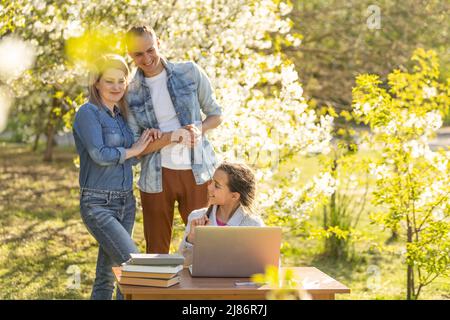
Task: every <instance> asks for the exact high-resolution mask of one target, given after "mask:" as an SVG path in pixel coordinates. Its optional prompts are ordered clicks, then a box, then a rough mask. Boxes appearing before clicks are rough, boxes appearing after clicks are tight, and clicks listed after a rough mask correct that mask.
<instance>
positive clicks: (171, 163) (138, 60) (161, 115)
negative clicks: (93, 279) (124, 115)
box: [126, 26, 222, 253]
mask: <svg viewBox="0 0 450 320" xmlns="http://www.w3.org/2000/svg"><path fill="white" fill-rule="evenodd" d="M126 43H127V50H128V54H129V56H130V57H131V58H132V59H133V61H134V63H135V64H136V66H137V67H138V69H137V71H136V74H135V76H134V78H133V79H132V81H131V82H130V85H129V87H128V95H127V101H128V105H129V109H130V115H129V118H128V123H129V126H130V128H131V129H132V131H133V133H134V135H135V137H136V138H137V137H139V136H140V134H141V132H142V131H143V130H145V129H146V128H157V129H160V130H161V132H162V135H161V137H160V139H158V140H156V141H155V142H153V143H151V144H150V145H149V146H148V147H147V149H146V150H145V151H144V152H143V153H142V154H141V156H143V157H142V161H141V175H140V178H139V182H138V187H139V189H140V194H141V201H142V209H143V216H144V236H145V241H146V245H147V249H146V251H147V253H168V252H169V248H170V240H171V237H172V224H173V213H174V207H175V201H177V202H178V209H179V211H180V214H181V217H182V219H183V222H184V224H186V223H187V217H188V215H189V214H190V213H191V212H192V211H193V210H196V209H199V208H203V207H206V206H207V204H208V194H207V182H208V181H209V180H210V179H211V178H212V175H213V174H214V170H215V167H216V159H215V155H214V151H213V150H212V147H211V145H210V144H209V142H208V140H207V139H206V138H205V137H204V136H203V135H204V134H205V133H206V132H207V131H208V130H211V129H214V128H216V127H217V126H219V124H220V123H221V121H222V118H221V115H222V110H221V107H220V106H219V105H218V104H217V102H216V99H215V96H214V92H213V90H212V88H211V84H210V81H209V79H208V77H207V76H206V74H205V73H204V71H203V70H202V69H200V67H199V66H197V65H196V64H195V63H194V62H183V63H171V62H169V61H167V60H166V59H165V58H164V57H163V56H162V55H161V53H160V51H159V48H160V46H159V45H160V42H159V39H158V37H157V36H156V34H155V32H154V30H153V29H152V28H150V27H147V26H139V27H133V28H131V29H130V30H129V31H128V32H127V35H126ZM200 111H202V112H203V114H205V115H206V118H205V119H204V120H203V121H202V117H201V113H200ZM180 142H181V143H180Z"/></svg>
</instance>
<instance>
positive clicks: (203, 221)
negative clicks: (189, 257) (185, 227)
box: [187, 215, 209, 243]
mask: <svg viewBox="0 0 450 320" xmlns="http://www.w3.org/2000/svg"><path fill="white" fill-rule="evenodd" d="M207 224H209V218H208V217H207V216H206V215H204V216H203V217H200V218H197V219H194V220H192V221H191V224H190V230H189V234H188V236H187V241H188V242H190V243H194V241H195V227H197V226H206V225H207Z"/></svg>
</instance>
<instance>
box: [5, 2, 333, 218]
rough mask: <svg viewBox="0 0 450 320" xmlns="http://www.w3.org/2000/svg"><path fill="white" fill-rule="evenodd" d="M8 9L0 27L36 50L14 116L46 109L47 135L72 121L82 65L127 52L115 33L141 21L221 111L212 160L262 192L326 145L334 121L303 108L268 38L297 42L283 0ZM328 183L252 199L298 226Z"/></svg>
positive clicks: (294, 80)
mask: <svg viewBox="0 0 450 320" xmlns="http://www.w3.org/2000/svg"><path fill="white" fill-rule="evenodd" d="M6 9H7V15H8V16H10V17H11V16H13V18H12V20H11V21H9V22H8V24H6V22H5V23H4V24H3V25H1V27H2V29H5V28H10V29H14V32H15V33H17V34H20V35H21V36H22V37H24V38H26V39H29V40H30V41H32V42H33V43H34V44H35V45H36V46H37V47H38V49H37V65H36V67H35V68H34V69H33V72H32V73H31V75H30V77H29V79H28V81H22V82H21V83H18V84H17V86H18V90H17V91H18V92H20V90H22V96H23V97H26V99H23V100H22V103H21V104H20V106H21V107H22V109H20V108H18V110H17V111H18V112H19V113H20V112H22V111H24V110H32V112H31V114H33V115H35V116H37V117H42V113H41V112H38V110H39V108H44V106H48V105H49V106H50V107H47V109H46V110H47V111H46V112H47V114H48V125H47V129H48V130H47V136H49V137H50V136H51V134H52V133H54V132H55V130H57V129H58V128H62V125H63V124H64V123H65V124H66V125H67V124H70V123H71V121H70V120H71V117H72V116H73V114H74V112H75V110H76V106H77V105H79V102H80V99H81V98H80V94H85V93H86V92H85V89H84V86H85V81H84V80H82V79H84V78H85V75H86V72H87V69H86V66H88V65H89V60H91V59H92V58H93V57H96V56H98V55H99V54H100V53H102V52H103V51H114V52H116V53H120V54H125V50H124V46H123V43H122V42H121V41H120V39H121V36H122V35H123V33H124V32H125V31H126V30H128V29H129V28H130V26H132V25H134V24H143V23H145V24H147V25H150V26H152V27H153V28H154V29H155V30H156V33H157V34H158V35H159V37H160V39H161V52H163V53H164V54H165V56H166V57H167V58H168V59H170V60H174V61H176V60H194V61H196V62H197V63H198V64H199V65H200V66H201V67H202V68H204V69H205V71H206V73H207V74H208V76H209V77H210V79H211V81H212V83H213V87H214V88H215V94H216V96H217V100H218V101H219V103H220V104H221V105H222V106H223V108H224V118H225V121H224V123H223V124H222V125H221V126H220V127H219V128H218V129H217V130H214V132H212V133H211V136H210V138H211V140H212V143H213V145H214V147H215V149H216V151H217V153H218V155H219V158H220V159H228V160H241V161H245V162H247V163H249V164H251V165H253V167H254V168H255V169H256V170H257V177H258V178H259V181H260V184H261V186H263V187H264V186H268V185H269V184H270V183H269V182H270V180H271V177H272V175H273V174H274V173H276V172H277V169H278V165H279V163H280V162H282V161H285V160H287V159H289V158H290V157H291V156H292V155H294V154H298V153H306V152H321V151H326V149H327V146H328V143H329V141H330V140H331V134H330V132H331V127H332V120H333V119H332V117H329V116H318V115H317V114H316V113H315V112H314V110H312V109H311V108H310V107H309V106H308V104H307V103H306V102H305V100H304V98H303V97H302V92H303V91H302V88H301V86H300V84H299V81H298V75H297V73H296V71H295V70H294V66H293V64H292V63H291V62H290V61H289V60H287V59H286V57H284V56H283V54H282V53H281V52H279V51H277V48H276V47H279V46H275V47H274V46H273V39H276V41H278V42H279V41H280V39H285V41H286V43H290V44H292V45H299V43H300V41H299V36H298V35H294V34H290V33H289V30H290V26H291V22H290V20H289V19H288V18H286V15H287V14H288V13H289V12H290V10H291V6H290V5H289V4H287V3H284V2H281V1H278V0H257V1H255V0H233V1H230V0H219V1H199V0H196V1H192V0H178V1H174V2H166V1H155V0H141V1H134V0H121V1H87V0H81V1H79V0H77V1H75V0H69V1H65V2H63V3H60V2H59V1H55V0H46V1H30V0H18V1H16V2H15V5H14V6H10V7H6ZM8 26H9V27H8ZM11 26H14V28H12V27H11ZM274 34H275V35H277V37H274V36H273V35H274ZM86 62H88V63H86ZM25 83H26V86H21V84H25ZM19 89H20V90H19ZM25 106H29V108H28V109H27V108H26V107H25ZM33 107H34V108H35V109H32V108H33ZM36 109H38V110H36ZM50 129H51V130H50ZM332 184H333V181H332V179H330V177H329V176H327V175H323V176H319V177H317V178H316V179H315V180H314V181H313V182H311V183H310V184H307V185H302V184H297V183H293V184H291V185H287V184H284V185H283V186H276V187H275V190H272V189H269V190H265V192H261V193H260V195H261V197H260V199H259V202H260V204H261V205H262V207H263V208H264V209H268V211H269V212H277V213H280V214H282V215H287V214H288V215H293V217H294V218H295V219H299V218H301V217H302V215H304V214H305V213H307V212H308V210H310V209H311V208H312V207H313V206H314V204H315V203H316V201H315V200H316V198H317V197H319V196H320V195H322V194H323V193H324V192H331V190H330V186H332ZM273 187H274V186H272V188H273ZM331 188H332V187H331ZM276 190H277V191H278V192H275V191H276ZM280 192H281V193H280ZM285 199H286V200H288V201H286V202H285V201H284V200H285ZM269 209H270V210H269Z"/></svg>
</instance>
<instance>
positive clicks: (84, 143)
mask: <svg viewBox="0 0 450 320" xmlns="http://www.w3.org/2000/svg"><path fill="white" fill-rule="evenodd" d="M114 113H115V116H114V117H113V115H112V113H111V111H110V110H108V109H107V108H106V107H97V106H96V105H94V104H92V103H86V104H84V105H83V106H81V107H80V109H79V110H78V111H77V113H76V115H75V121H74V124H73V135H74V138H75V145H76V147H77V151H78V154H79V155H80V177H79V180H80V188H89V189H97V190H108V191H129V190H132V187H133V170H132V165H133V164H135V163H136V162H137V160H136V159H135V158H131V159H128V160H125V149H127V148H130V147H131V145H132V144H133V142H134V138H133V133H132V132H131V130H130V128H129V127H128V125H127V123H126V121H125V119H124V117H123V116H122V114H121V113H120V110H119V108H117V107H114Z"/></svg>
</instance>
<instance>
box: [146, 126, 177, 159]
mask: <svg viewBox="0 0 450 320" xmlns="http://www.w3.org/2000/svg"><path fill="white" fill-rule="evenodd" d="M172 133H173V132H172V131H171V132H165V133H163V134H162V136H161V138H159V139H157V140H155V141H153V142H150V143H149V144H148V145H147V147H146V148H145V150H144V151H142V153H140V154H139V156H138V157H139V158H140V157H143V156H145V155H147V154H149V153H152V152H155V151H158V150H160V149H162V148H164V147H165V146H168V145H169V144H171V143H176V142H178V141H172V140H171V139H173V138H174V137H173V135H172Z"/></svg>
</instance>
